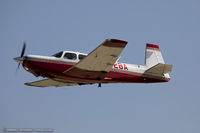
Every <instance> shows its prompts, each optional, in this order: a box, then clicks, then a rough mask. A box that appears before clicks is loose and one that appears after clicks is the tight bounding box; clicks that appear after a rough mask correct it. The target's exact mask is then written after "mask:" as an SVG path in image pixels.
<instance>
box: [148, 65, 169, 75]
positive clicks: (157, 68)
mask: <svg viewBox="0 0 200 133" xmlns="http://www.w3.org/2000/svg"><path fill="white" fill-rule="evenodd" d="M171 71H172V64H162V63H158V64H156V65H154V66H153V67H151V68H149V69H147V70H146V71H145V73H154V74H165V73H170V72H171Z"/></svg>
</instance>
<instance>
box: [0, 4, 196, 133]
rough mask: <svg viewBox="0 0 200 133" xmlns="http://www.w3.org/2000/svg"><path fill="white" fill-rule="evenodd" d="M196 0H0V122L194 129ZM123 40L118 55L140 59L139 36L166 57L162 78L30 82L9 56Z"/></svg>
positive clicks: (151, 131)
mask: <svg viewBox="0 0 200 133" xmlns="http://www.w3.org/2000/svg"><path fill="white" fill-rule="evenodd" d="M199 12H200V1H199V0H167V1H166V0H99V1H96V0H84V1H81V0H0V57H1V69H0V83H1V86H0V106H1V108H0V130H1V131H2V132H3V129H4V128H52V129H54V132H55V133H64V132H66V133H80V132H84V133H102V132H103V133H111V132H114V133H122V132H126V133H133V132H137V133H147V132H148V133H160V132H162V133H169V132H170V133H188V132H192V133H199V132H200V126H199V125H200V103H199V101H200V96H199V94H200V87H199V82H200V79H199V74H200V73H199V68H200V62H199V57H200V55H199V49H200V44H199V43H200V36H199V35H200V26H199V24H200V14H199ZM107 38H116V39H121V40H126V41H128V45H127V46H126V48H125V49H124V50H123V52H122V54H121V59H120V62H125V63H130V64H140V65H144V55H145V44H146V43H154V44H158V45H159V46H160V49H161V51H162V54H163V57H164V60H165V62H166V63H168V64H173V71H172V73H171V74H170V76H171V80H170V82H168V83H157V84H133V83H130V84H120V83H119V84H106V85H102V87H101V88H98V87H97V85H87V86H73V87H61V88H56V87H49V88H38V87H30V86H25V85H24V83H25V82H31V81H36V80H40V79H42V78H36V77H34V76H33V75H31V74H30V73H28V72H26V71H25V70H24V69H23V68H22V67H21V68H20V69H19V70H18V71H16V69H17V63H16V62H14V61H13V58H14V57H18V56H20V53H21V49H22V45H23V41H26V43H27V49H26V52H25V55H27V54H36V55H52V54H55V53H57V52H59V51H62V50H72V51H79V52H83V53H89V52H90V51H92V50H93V49H94V48H96V47H97V46H98V45H99V44H101V43H102V42H103V41H104V40H105V39H107Z"/></svg>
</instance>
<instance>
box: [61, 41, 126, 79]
mask: <svg viewBox="0 0 200 133" xmlns="http://www.w3.org/2000/svg"><path fill="white" fill-rule="evenodd" d="M126 44H127V42H126V41H122V40H117V39H106V40H105V41H104V42H103V43H102V44H100V45H99V46H98V47H97V48H96V49H94V50H93V51H92V52H91V53H89V54H88V56H86V57H85V58H84V59H83V60H81V61H80V62H79V63H77V64H76V65H75V66H73V67H72V68H71V69H69V70H66V71H64V73H65V74H66V75H70V76H74V77H79V78H88V79H99V80H100V79H103V78H104V77H105V76H106V74H107V73H108V72H109V71H110V70H111V69H112V67H113V65H114V63H115V62H116V60H117V59H118V58H119V55H120V54H121V52H122V50H123V49H124V48H125V46H126Z"/></svg>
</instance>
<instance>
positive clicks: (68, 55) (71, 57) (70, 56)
mask: <svg viewBox="0 0 200 133" xmlns="http://www.w3.org/2000/svg"><path fill="white" fill-rule="evenodd" d="M64 58H65V59H69V60H76V59H77V55H76V54H75V53H65V55H64Z"/></svg>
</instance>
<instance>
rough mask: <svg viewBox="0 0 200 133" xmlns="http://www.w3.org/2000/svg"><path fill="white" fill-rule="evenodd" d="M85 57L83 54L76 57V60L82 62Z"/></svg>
mask: <svg viewBox="0 0 200 133" xmlns="http://www.w3.org/2000/svg"><path fill="white" fill-rule="evenodd" d="M85 57H86V55H83V54H79V55H78V59H79V60H82V59H83V58H85Z"/></svg>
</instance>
